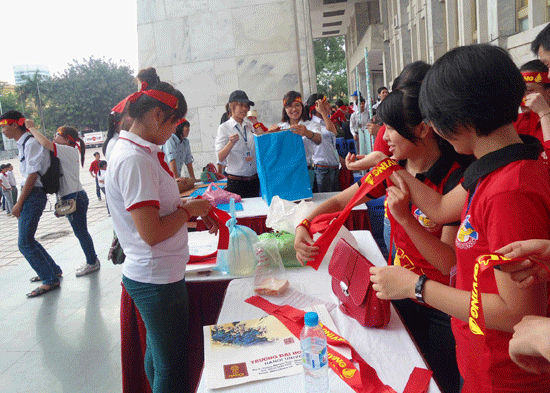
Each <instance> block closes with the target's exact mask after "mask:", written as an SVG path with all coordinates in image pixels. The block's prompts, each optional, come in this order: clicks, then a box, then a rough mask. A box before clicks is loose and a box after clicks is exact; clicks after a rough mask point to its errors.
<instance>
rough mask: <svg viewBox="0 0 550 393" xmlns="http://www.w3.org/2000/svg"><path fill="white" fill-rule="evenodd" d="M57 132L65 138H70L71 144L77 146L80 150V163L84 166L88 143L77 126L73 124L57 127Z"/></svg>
mask: <svg viewBox="0 0 550 393" xmlns="http://www.w3.org/2000/svg"><path fill="white" fill-rule="evenodd" d="M57 132H58V133H59V134H61V135H62V136H63V137H64V138H67V139H68V140H69V146H72V147H77V148H78V150H80V163H81V165H82V166H84V158H85V156H86V143H85V142H84V141H83V140H82V139H81V138H80V135H78V131H77V130H76V128H74V127H71V126H61V127H59V128H58V129H57ZM77 142H78V146H77Z"/></svg>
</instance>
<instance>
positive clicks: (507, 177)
mask: <svg viewBox="0 0 550 393" xmlns="http://www.w3.org/2000/svg"><path fill="white" fill-rule="evenodd" d="M530 142H534V143H532V144H515V145H511V146H508V147H506V148H503V149H501V150H498V151H496V152H493V153H490V154H488V155H486V156H484V157H481V158H480V159H478V160H477V161H475V162H474V163H473V164H471V165H470V167H469V168H468V170H467V171H466V172H465V174H464V182H463V186H464V188H465V189H467V190H468V191H469V194H470V195H473V196H472V198H471V202H470V203H469V206H468V201H467V202H466V204H465V206H464V209H463V212H462V220H461V221H462V224H461V226H460V229H459V232H458V234H457V238H456V242H455V245H456V255H457V278H456V287H457V288H458V289H462V290H466V291H468V292H469V291H471V290H472V282H473V271H474V265H475V260H476V258H477V257H478V256H480V255H482V254H487V253H491V252H494V251H495V250H497V249H499V248H501V247H503V246H505V245H507V244H509V243H511V242H514V241H518V240H525V239H550V174H549V170H548V166H547V165H545V164H544V163H542V160H541V159H540V150H539V149H540V145H539V144H538V143H536V141H534V140H533V138H531V141H530ZM537 158H538V160H537ZM479 290H480V292H482V293H498V289H497V284H496V281H495V276H494V270H490V271H488V272H486V273H484V276H483V279H482V281H481V285H480V288H479ZM451 325H452V328H453V334H454V336H455V339H456V346H457V349H456V354H457V361H458V367H459V370H460V374H461V375H462V377H463V378H464V379H465V380H472V381H475V384H476V386H478V387H479V388H478V389H477V392H484V393H485V392H495V393H496V392H499V393H500V392H533V393H534V392H550V374H542V375H534V374H531V373H528V372H526V371H523V370H522V369H521V368H519V367H518V366H517V365H516V364H515V363H514V362H513V361H512V360H511V359H510V356H509V355H508V344H509V342H510V339H511V338H512V334H511V333H506V332H502V331H499V330H492V329H487V331H486V342H485V346H484V347H483V348H479V349H478V350H477V351H476V356H481V357H482V359H481V363H482V364H483V365H484V369H483V370H479V369H476V367H474V366H473V365H469V364H468V351H469V340H470V339H471V338H472V333H471V332H470V330H469V327H468V323H467V322H463V321H461V320H458V319H456V318H452V322H451ZM477 392H476V393H477ZM463 393H471V392H465V391H464V392H463Z"/></svg>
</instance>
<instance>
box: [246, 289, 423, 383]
mask: <svg viewBox="0 0 550 393" xmlns="http://www.w3.org/2000/svg"><path fill="white" fill-rule="evenodd" d="M245 302H247V303H249V304H251V305H253V306H256V307H258V308H260V309H262V310H264V311H265V312H267V313H268V314H270V315H273V316H274V317H276V318H277V319H278V320H279V321H281V323H283V324H284V325H285V326H286V327H287V328H288V330H290V332H291V333H292V334H294V335H295V336H296V337H297V338H298V339H299V338H300V332H301V331H302V328H303V327H304V314H305V312H304V311H302V310H298V309H296V308H294V307H292V306H288V305H285V306H278V305H276V304H273V303H271V302H269V301H267V300H265V299H264V298H261V297H259V296H252V297H250V298H248V299H246V300H245ZM321 326H322V328H323V330H324V332H325V334H326V336H327V343H328V344H330V345H332V346H335V347H347V348H349V349H350V350H351V355H352V360H353V362H355V363H357V364H358V365H359V370H358V369H357V367H356V366H355V365H354V364H353V363H352V361H350V360H349V359H347V358H346V357H345V356H343V355H341V354H340V353H338V352H337V351H336V350H334V349H333V348H331V347H329V348H328V351H327V352H328V363H329V366H330V368H331V369H332V370H333V371H334V372H335V373H336V374H337V375H338V376H339V377H340V378H341V379H342V380H343V381H344V382H345V383H347V384H348V385H349V387H351V388H352V389H353V390H354V391H355V392H357V393H396V392H395V390H393V389H392V388H391V387H390V386H388V385H385V384H384V383H383V382H382V381H381V380H380V378H378V375H377V373H376V370H375V369H373V368H372V367H371V366H370V365H369V364H368V363H367V362H366V361H365V360H363V358H362V357H361V355H359V354H358V353H357V351H355V349H354V348H353V347H352V345H351V344H350V343H349V342H348V341H347V340H346V339H345V338H343V337H340V336H339V335H337V334H336V333H334V332H333V331H331V330H330V329H329V328H327V327H326V326H324V325H321ZM431 377H432V372H431V371H430V370H426V369H422V368H418V367H415V368H414V370H413V372H412V373H411V376H410V377H409V381H408V383H407V386H406V387H405V390H404V391H403V393H426V392H427V391H428V386H429V384H430V379H431Z"/></svg>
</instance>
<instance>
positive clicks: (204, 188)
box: [189, 185, 229, 206]
mask: <svg viewBox="0 0 550 393" xmlns="http://www.w3.org/2000/svg"><path fill="white" fill-rule="evenodd" d="M216 187H219V188H225V186H224V185H216ZM207 188H208V187H201V188H197V189H196V190H195V191H193V193H192V194H190V195H189V198H196V197H198V196H199V195H202V194H204V192H205V191H206V189H207ZM227 206H229V204H228V205H227Z"/></svg>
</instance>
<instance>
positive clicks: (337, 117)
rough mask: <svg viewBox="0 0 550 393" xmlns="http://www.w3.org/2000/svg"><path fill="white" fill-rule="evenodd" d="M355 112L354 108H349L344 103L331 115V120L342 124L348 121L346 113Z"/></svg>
mask: <svg viewBox="0 0 550 393" xmlns="http://www.w3.org/2000/svg"><path fill="white" fill-rule="evenodd" d="M352 113H353V109H349V108H348V107H347V106H345V105H342V106H341V107H340V108H338V110H337V111H336V112H334V113H333V115H332V116H331V117H330V120H331V121H332V122H333V123H338V125H341V124H342V123H343V122H345V121H346V114H348V115H351V114H352Z"/></svg>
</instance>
